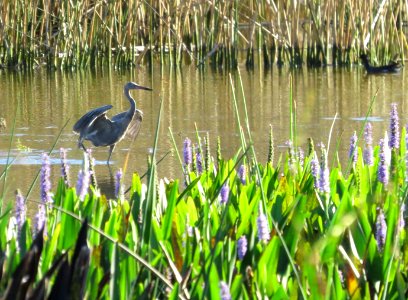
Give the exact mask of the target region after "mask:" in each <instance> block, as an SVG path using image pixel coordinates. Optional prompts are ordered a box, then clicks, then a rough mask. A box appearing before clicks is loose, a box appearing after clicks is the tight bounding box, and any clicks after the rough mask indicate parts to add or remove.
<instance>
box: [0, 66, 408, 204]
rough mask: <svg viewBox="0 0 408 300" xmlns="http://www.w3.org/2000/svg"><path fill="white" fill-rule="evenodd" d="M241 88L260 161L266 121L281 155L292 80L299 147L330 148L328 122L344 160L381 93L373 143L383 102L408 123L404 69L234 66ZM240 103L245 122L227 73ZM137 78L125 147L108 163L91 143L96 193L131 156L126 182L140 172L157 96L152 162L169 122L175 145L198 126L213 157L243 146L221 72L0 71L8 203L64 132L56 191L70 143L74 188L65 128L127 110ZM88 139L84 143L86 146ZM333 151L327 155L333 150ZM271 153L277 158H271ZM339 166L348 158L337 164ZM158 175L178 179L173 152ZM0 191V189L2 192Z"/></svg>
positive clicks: (1, 154) (1, 158)
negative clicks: (371, 72) (137, 125)
mask: <svg viewBox="0 0 408 300" xmlns="http://www.w3.org/2000/svg"><path fill="white" fill-rule="evenodd" d="M240 73H241V78H242V83H243V87H244V92H245V97H246V102H247V108H248V118H249V124H250V128H251V133H252V137H253V139H254V144H255V149H256V150H257V157H258V160H259V161H260V162H265V160H266V158H267V151H268V138H269V126H270V124H272V126H273V134H274V138H275V145H276V146H277V147H278V150H277V151H276V152H283V151H285V149H286V148H285V142H286V141H287V140H288V139H289V124H290V116H289V82H290V77H292V78H293V97H294V99H295V101H296V107H297V130H298V142H299V145H300V146H302V147H303V149H305V150H306V146H307V138H308V137H312V138H313V139H314V141H315V144H317V143H319V142H323V143H324V144H326V145H327V142H328V138H329V133H330V128H331V126H332V124H333V120H334V117H335V115H336V114H337V119H336V121H335V122H334V127H333V132H332V135H331V144H330V147H332V148H331V150H333V149H334V147H336V144H337V142H338V141H340V142H341V143H340V147H339V151H340V157H341V158H342V160H343V161H344V160H345V159H346V155H347V151H348V143H349V138H350V136H351V134H352V132H353V131H354V130H360V128H361V126H362V124H363V121H364V117H365V115H366V113H367V111H368V109H369V104H370V100H371V98H372V97H373V96H374V95H375V94H376V93H377V92H378V94H377V99H376V101H375V103H374V106H373V109H372V112H371V114H370V120H371V121H372V122H373V128H374V142H375V143H376V144H377V143H378V140H379V138H380V137H381V135H382V134H383V132H384V130H387V128H388V126H389V125H388V116H389V110H390V103H392V102H396V103H398V108H399V112H400V117H401V124H405V123H406V118H405V115H406V109H407V106H406V100H405V99H406V98H407V97H406V95H405V89H404V87H405V86H406V85H407V83H406V78H405V76H404V71H403V72H402V73H401V74H397V75H381V76H367V75H365V72H364V70H363V69H362V67H355V68H351V69H333V68H330V67H329V68H325V69H315V70H307V69H303V70H290V69H276V68H275V69H272V70H269V71H264V70H262V69H258V70H255V71H250V72H248V71H246V70H245V68H242V69H241V70H240ZM231 77H232V79H233V81H234V82H235V83H236V84H235V85H234V88H235V92H236V94H237V98H238V99H239V103H238V104H239V106H240V109H239V110H240V115H241V122H242V124H245V123H244V110H243V105H242V101H241V99H242V96H241V95H242V94H241V87H240V85H239V77H238V73H237V72H235V73H234V74H232V75H231ZM127 81H135V82H137V83H139V84H141V85H144V86H149V87H152V88H153V92H147V91H132V95H133V96H134V98H135V99H136V101H137V106H138V108H139V109H141V110H142V111H143V112H144V120H143V124H142V128H141V131H140V134H139V136H138V138H137V139H136V141H135V142H134V143H133V144H131V141H130V140H129V139H125V140H122V142H120V143H119V144H118V145H117V147H116V149H115V152H114V154H113V156H112V165H111V168H108V167H107V166H106V164H105V161H106V159H107V155H108V148H97V149H94V156H95V158H96V175H97V180H98V182H99V185H100V186H101V188H102V190H103V192H105V193H107V194H108V196H110V195H112V192H113V185H114V179H113V176H114V173H115V172H116V171H117V170H118V169H119V168H121V167H122V168H123V167H124V164H125V161H126V156H127V154H129V163H128V165H127V173H128V176H126V184H129V183H130V176H129V173H132V172H138V173H139V174H143V173H144V172H145V171H146V169H147V157H148V155H149V153H150V152H151V149H152V146H153V142H154V135H155V131H156V124H157V118H158V112H159V106H160V100H161V99H162V100H163V118H162V120H161V124H160V129H159V147H158V152H157V154H158V156H157V157H158V158H160V157H162V156H163V155H165V154H166V153H167V152H168V150H169V149H171V148H173V144H172V142H171V139H170V137H169V128H171V129H172V132H173V134H174V136H175V139H176V143H177V147H178V149H179V151H181V150H182V144H183V140H184V138H185V137H189V138H190V139H192V140H193V142H195V143H196V137H195V135H196V134H195V126H196V127H197V129H198V131H199V132H200V134H201V136H202V137H203V138H204V136H205V134H206V132H209V135H210V144H211V151H212V154H213V155H214V156H215V155H216V149H215V146H216V140H217V137H218V136H220V137H221V141H222V154H223V156H224V157H226V158H229V157H232V156H233V155H234V154H235V153H236V151H237V150H238V147H239V145H240V139H239V131H238V124H237V118H236V116H235V110H234V106H233V102H232V90H231V83H230V76H229V74H228V73H223V72H214V71H211V70H208V71H202V70H197V69H196V68H195V67H194V66H191V67H183V68H181V69H177V70H175V69H171V70H170V69H169V68H167V67H165V68H163V67H160V66H157V67H154V68H153V69H147V68H146V67H140V68H137V69H135V70H132V71H114V70H98V71H96V72H90V71H86V72H75V73H59V72H54V73H47V72H45V71H38V72H34V73H32V74H28V75H23V74H20V73H2V74H0V90H1V94H0V103H1V110H0V117H3V118H5V119H6V121H7V125H8V127H7V128H6V130H3V131H1V132H0V168H1V171H3V170H4V169H5V166H6V164H7V159H8V158H7V157H8V151H9V149H10V136H11V135H10V132H11V129H12V126H13V122H14V119H15V132H14V139H13V142H12V144H11V151H10V159H14V161H13V164H12V166H11V168H10V169H9V173H8V176H7V183H6V184H5V185H4V184H3V180H1V181H0V192H1V193H4V195H5V199H6V200H11V199H13V198H14V196H13V195H14V190H15V189H16V188H20V189H21V190H22V192H23V194H27V192H28V190H29V187H30V185H31V184H32V182H33V180H34V178H35V176H36V174H37V173H38V170H39V168H40V165H41V154H42V153H43V152H47V151H49V150H50V149H51V148H52V146H53V144H54V143H55V141H56V139H57V135H58V134H59V132H60V131H61V129H62V128H63V126H64V124H65V123H66V122H68V123H67V126H66V127H65V128H64V129H63V130H62V132H61V137H60V138H59V139H58V141H57V143H56V145H55V149H54V151H53V152H52V153H51V163H52V177H53V187H54V188H55V187H56V181H57V179H58V178H59V176H60V160H59V149H60V147H64V148H66V149H68V154H67V156H68V160H69V163H70V165H71V182H72V183H73V184H75V181H76V175H77V172H78V170H79V168H80V166H81V164H82V160H83V154H82V151H81V150H79V149H78V148H77V136H76V135H74V134H73V132H72V126H73V124H74V123H75V121H76V120H77V119H78V118H79V117H81V116H82V114H83V113H85V112H86V111H88V110H90V109H92V108H96V107H99V106H102V105H105V104H112V105H113V108H112V109H111V111H109V113H108V114H109V115H113V114H116V113H119V112H121V111H124V110H127V109H128V102H127V101H126V99H125V98H124V96H123V85H124V83H126V82H127ZM87 145H89V144H87ZM332 152H333V151H331V153H332ZM277 159H278V157H275V161H277ZM344 163H346V162H344ZM158 172H159V177H167V178H169V179H178V178H181V174H182V173H181V165H180V163H179V161H178V158H177V156H176V155H175V154H173V155H169V156H167V157H166V158H165V159H164V160H163V161H162V162H161V163H160V164H159V166H158ZM37 186H38V183H37V184H35V185H34V189H33V192H32V193H31V195H30V199H32V200H38V198H39V192H38V187H37ZM0 195H1V194H0Z"/></svg>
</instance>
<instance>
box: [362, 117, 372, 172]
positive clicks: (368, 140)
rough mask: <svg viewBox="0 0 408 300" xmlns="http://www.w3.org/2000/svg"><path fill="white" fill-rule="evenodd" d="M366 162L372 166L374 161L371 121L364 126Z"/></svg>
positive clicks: (364, 155)
mask: <svg viewBox="0 0 408 300" xmlns="http://www.w3.org/2000/svg"><path fill="white" fill-rule="evenodd" d="M364 141H365V145H364V153H363V158H364V163H365V164H366V165H368V166H372V165H373V163H374V154H373V129H372V125H371V123H370V122H367V123H366V125H365V127H364Z"/></svg>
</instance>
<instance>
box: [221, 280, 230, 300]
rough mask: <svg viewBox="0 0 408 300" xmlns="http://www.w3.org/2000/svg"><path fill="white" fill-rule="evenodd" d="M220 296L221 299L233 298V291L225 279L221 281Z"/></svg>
mask: <svg viewBox="0 0 408 300" xmlns="http://www.w3.org/2000/svg"><path fill="white" fill-rule="evenodd" d="M220 297H221V300H231V293H230V289H229V286H228V284H227V283H225V282H224V281H221V282H220Z"/></svg>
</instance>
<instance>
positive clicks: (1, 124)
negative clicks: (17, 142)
mask: <svg viewBox="0 0 408 300" xmlns="http://www.w3.org/2000/svg"><path fill="white" fill-rule="evenodd" d="M6 128H7V122H6V119H4V118H0V130H4V129H6Z"/></svg>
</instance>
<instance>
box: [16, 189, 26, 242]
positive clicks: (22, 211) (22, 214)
mask: <svg viewBox="0 0 408 300" xmlns="http://www.w3.org/2000/svg"><path fill="white" fill-rule="evenodd" d="M26 215H27V207H26V205H25V200H24V197H23V195H21V192H20V191H19V190H17V191H16V209H15V216H16V223H17V232H18V235H20V233H21V228H23V225H24V222H25V220H26Z"/></svg>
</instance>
